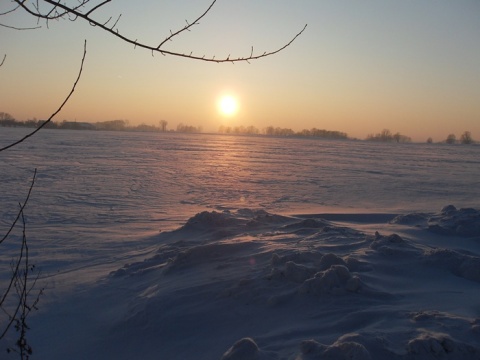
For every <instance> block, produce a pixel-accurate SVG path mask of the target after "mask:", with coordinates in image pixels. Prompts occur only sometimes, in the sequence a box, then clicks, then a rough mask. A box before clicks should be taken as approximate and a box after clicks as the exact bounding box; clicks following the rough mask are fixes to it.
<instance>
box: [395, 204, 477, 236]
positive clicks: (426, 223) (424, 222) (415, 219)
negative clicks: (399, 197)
mask: <svg viewBox="0 0 480 360" xmlns="http://www.w3.org/2000/svg"><path fill="white" fill-rule="evenodd" d="M392 223H396V224H405V225H407V224H408V225H418V226H420V227H427V228H428V230H429V231H431V232H434V233H437V234H441V235H459V236H465V237H475V236H477V237H478V236H480V211H478V210H476V209H473V208H461V209H457V208H456V207H455V206H453V205H448V206H445V207H443V208H442V210H441V211H440V212H439V213H435V214H427V213H412V214H405V215H399V216H397V217H395V219H393V220H392Z"/></svg>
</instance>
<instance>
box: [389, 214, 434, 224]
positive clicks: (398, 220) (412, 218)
mask: <svg viewBox="0 0 480 360" xmlns="http://www.w3.org/2000/svg"><path fill="white" fill-rule="evenodd" d="M428 218H429V215H428V214H426V213H411V214H405V215H397V216H395V217H394V218H393V220H391V221H390V223H391V224H400V225H422V224H426V222H427V220H428Z"/></svg>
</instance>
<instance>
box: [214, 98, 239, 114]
mask: <svg viewBox="0 0 480 360" xmlns="http://www.w3.org/2000/svg"><path fill="white" fill-rule="evenodd" d="M218 111H220V113H221V114H222V115H225V116H233V115H235V114H236V113H237V112H238V101H237V99H236V98H235V97H233V96H232V95H223V96H222V97H221V98H220V100H219V101H218Z"/></svg>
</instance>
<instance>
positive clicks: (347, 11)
mask: <svg viewBox="0 0 480 360" xmlns="http://www.w3.org/2000/svg"><path fill="white" fill-rule="evenodd" d="M75 3H76V2H75ZM139 3H140V2H133V1H128V0H117V1H115V0H114V1H112V2H111V3H108V4H107V5H105V6H104V7H103V9H102V10H101V11H99V12H98V13H97V17H96V18H97V19H99V20H100V21H102V22H103V21H106V20H107V19H108V17H109V16H113V17H114V18H115V17H116V16H118V15H119V14H122V17H121V19H120V21H119V23H118V26H117V27H118V30H119V32H120V33H122V34H123V35H126V36H128V37H131V38H133V39H139V41H143V42H145V43H147V44H152V45H153V44H157V45H158V44H159V43H160V42H161V41H163V39H165V37H166V36H168V35H169V34H170V30H172V31H175V30H176V29H179V28H181V27H183V26H184V25H185V21H186V20H188V21H193V20H194V19H195V18H196V17H198V15H200V14H201V13H202V12H203V11H205V9H206V8H208V6H209V5H210V2H209V1H208V0H206V1H203V0H202V1H200V0H195V1H193V0H175V1H174V0H167V1H146V0H145V1H142V2H141V6H139ZM9 8H11V5H10V4H9V1H2V2H1V3H0V12H1V11H5V10H7V9H9ZM479 15H480V1H478V0H466V1H450V0H424V1H413V0H403V1H400V0H398V1H385V0H365V1H358V0H336V1H319V0H300V1H287V0H264V1H258V0H251V1H250V0H244V1H241V2H240V1H233V0H218V1H217V3H216V4H215V5H214V7H213V8H212V9H211V11H210V12H209V13H208V14H207V16H206V17H205V18H204V19H202V20H201V22H200V24H199V25H197V26H195V27H193V28H192V29H191V31H189V32H185V33H183V34H181V35H179V36H177V37H176V38H174V41H170V42H168V43H167V44H166V46H165V49H166V50H172V51H178V52H182V53H190V52H192V53H193V54H196V55H201V56H202V55H206V56H207V57H208V56H213V55H215V57H216V58H221V57H227V56H228V55H230V57H231V58H232V57H235V56H238V57H244V56H248V55H249V54H250V51H251V48H252V46H253V49H254V51H255V52H256V53H263V52H264V51H267V52H268V51H271V50H275V49H276V48H279V47H281V46H283V45H284V44H285V43H287V42H288V41H290V39H291V38H292V37H293V36H295V34H296V33H298V32H299V31H300V30H301V29H302V28H303V27H304V25H305V24H308V26H307V28H306V30H305V32H304V33H303V34H302V35H301V36H300V37H298V38H297V39H296V41H295V42H293V43H292V44H291V45H290V46H289V47H288V48H286V49H285V50H283V51H282V52H280V53H278V54H276V55H273V56H270V57H266V58H263V59H260V60H255V61H251V62H249V63H236V64H228V63H227V64H213V63H206V62H202V61H194V60H188V59H184V58H179V57H172V56H162V55H160V54H155V55H154V56H152V53H151V52H149V51H147V50H142V49H139V48H136V49H134V48H133V46H132V45H129V44H127V43H125V42H123V41H121V40H119V39H117V38H115V37H113V36H112V35H110V34H107V33H105V32H103V31H102V30H101V29H99V28H96V27H92V26H90V25H89V24H87V23H85V22H83V21H82V20H77V21H69V20H63V21H54V22H50V23H49V24H48V27H47V26H46V25H45V24H44V23H42V22H40V23H39V25H41V26H42V28H40V29H36V30H13V29H9V28H6V27H2V26H0V56H1V57H2V58H3V55H4V54H6V55H7V57H6V59H5V63H4V65H3V66H2V67H0V84H1V85H2V86H0V111H3V112H8V113H10V114H11V115H13V116H14V117H15V118H16V119H17V120H26V119H31V118H34V117H35V118H38V119H43V118H48V117H49V116H50V115H51V114H52V113H53V112H54V111H55V110H56V109H57V108H58V106H59V105H60V104H61V102H62V101H63V100H64V98H65V97H66V95H67V94H68V92H69V91H70V89H71V87H72V85H73V82H74V81H75V78H76V76H77V74H78V70H79V67H80V61H81V58H82V54H83V43H84V40H85V39H86V40H87V55H86V61H85V65H84V70H83V74H82V77H81V79H80V82H79V84H78V87H77V89H76V91H75V93H74V95H73V96H72V98H71V99H70V101H69V102H68V103H67V104H66V106H65V107H64V109H63V110H62V111H61V112H60V113H59V114H58V115H57V117H56V118H55V119H54V120H56V121H62V120H70V121H87V122H97V121H106V120H115V119H124V120H128V121H129V123H130V124H132V125H136V124H140V123H145V124H152V125H158V123H159V121H160V120H166V121H168V128H169V129H175V128H176V126H177V125H178V124H179V123H183V124H186V125H192V126H201V127H202V128H203V130H204V131H212V132H216V131H217V130H218V128H219V127H220V126H222V125H223V126H232V127H235V126H255V127H257V128H258V129H262V128H265V127H267V126H275V127H277V126H278V127H282V128H283V127H286V128H291V129H293V130H295V131H300V130H302V129H310V128H313V127H316V128H319V129H327V130H336V131H342V132H346V133H347V134H348V135H349V136H350V137H355V138H360V139H362V138H365V137H366V136H367V135H368V134H373V133H378V132H380V131H381V130H383V129H389V130H390V131H392V132H400V133H401V134H404V135H407V136H410V137H411V138H412V139H413V140H414V141H422V142H423V141H425V140H426V139H427V138H428V137H432V138H433V140H434V141H441V140H444V139H445V138H446V137H447V135H449V134H451V133H453V134H455V135H456V136H457V137H459V136H460V135H461V134H462V133H463V132H464V131H470V132H471V134H472V136H473V138H474V139H477V140H480V101H479V99H480V68H479V65H478V64H480V46H479V40H478V39H479V35H480V21H478V17H479ZM0 24H3V25H9V26H16V27H28V26H35V25H36V24H37V23H36V20H35V19H33V18H31V16H30V15H27V14H25V13H22V11H17V12H15V13H14V14H10V15H4V16H0ZM222 95H230V96H232V97H234V98H235V99H236V101H237V102H238V111H237V112H236V113H235V114H232V115H228V116H227V115H225V114H222V113H221V112H220V111H219V110H218V101H219V99H220V97H221V96H222Z"/></svg>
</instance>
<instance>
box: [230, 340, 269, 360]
mask: <svg viewBox="0 0 480 360" xmlns="http://www.w3.org/2000/svg"><path fill="white" fill-rule="evenodd" d="M259 353H260V351H259V349H258V346H257V344H256V343H255V341H253V339H251V338H243V339H241V340H238V341H237V342H236V343H235V344H233V346H232V347H231V348H230V349H228V350H227V352H225V354H223V356H222V359H221V360H257V359H258V358H259Z"/></svg>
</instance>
